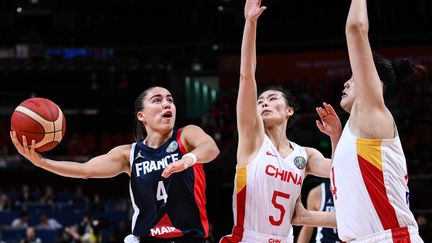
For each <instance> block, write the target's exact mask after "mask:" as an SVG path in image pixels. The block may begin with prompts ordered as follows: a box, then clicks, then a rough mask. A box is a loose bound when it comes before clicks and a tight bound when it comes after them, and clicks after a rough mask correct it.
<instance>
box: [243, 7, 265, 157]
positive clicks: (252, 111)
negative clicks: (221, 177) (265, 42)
mask: <svg viewBox="0 0 432 243" xmlns="http://www.w3.org/2000/svg"><path fill="white" fill-rule="evenodd" d="M265 9H266V7H264V6H261V0H247V1H246V4H245V8H244V16H245V25H244V31H243V40H242V46H241V60H240V62H241V63H240V84H239V91H238V97H237V129H238V133H239V148H238V158H242V157H243V156H242V154H244V155H248V154H250V153H251V152H253V151H254V150H256V149H257V147H258V146H259V144H261V142H262V141H263V139H264V125H263V122H262V120H261V118H260V116H259V114H258V111H257V85H256V81H255V70H256V44H255V42H256V29H257V21H258V18H259V16H260V15H261V13H262V12H263V11H264V10H265ZM238 163H242V161H238Z"/></svg>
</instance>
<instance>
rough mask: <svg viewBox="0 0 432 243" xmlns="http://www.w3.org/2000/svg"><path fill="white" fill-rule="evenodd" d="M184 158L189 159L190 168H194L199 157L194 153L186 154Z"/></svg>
mask: <svg viewBox="0 0 432 243" xmlns="http://www.w3.org/2000/svg"><path fill="white" fill-rule="evenodd" d="M182 158H189V161H190V163H189V164H188V165H189V167H190V166H193V165H194V164H196V162H197V161H198V159H197V156H196V155H195V154H194V153H187V154H184V155H183V157H182Z"/></svg>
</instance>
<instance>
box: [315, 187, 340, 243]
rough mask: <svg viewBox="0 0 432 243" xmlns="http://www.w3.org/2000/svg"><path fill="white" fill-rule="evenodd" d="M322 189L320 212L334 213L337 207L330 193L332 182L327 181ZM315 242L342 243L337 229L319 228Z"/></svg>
mask: <svg viewBox="0 0 432 243" xmlns="http://www.w3.org/2000/svg"><path fill="white" fill-rule="evenodd" d="M320 187H321V206H320V209H319V211H323V212H334V211H335V206H334V202H333V195H332V194H331V191H330V181H329V180H327V181H325V182H323V183H321V185H320ZM315 240H316V242H317V243H336V242H341V240H340V239H339V238H338V235H337V229H332V228H323V227H317V233H316V237H315Z"/></svg>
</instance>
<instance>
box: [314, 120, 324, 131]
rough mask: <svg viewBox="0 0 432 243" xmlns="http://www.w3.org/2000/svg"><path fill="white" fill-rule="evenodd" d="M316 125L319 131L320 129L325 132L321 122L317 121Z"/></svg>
mask: <svg viewBox="0 0 432 243" xmlns="http://www.w3.org/2000/svg"><path fill="white" fill-rule="evenodd" d="M315 123H316V125H317V127H318V129H319V130H320V131H321V132H324V125H323V124H322V123H321V122H320V121H318V120H316V121H315Z"/></svg>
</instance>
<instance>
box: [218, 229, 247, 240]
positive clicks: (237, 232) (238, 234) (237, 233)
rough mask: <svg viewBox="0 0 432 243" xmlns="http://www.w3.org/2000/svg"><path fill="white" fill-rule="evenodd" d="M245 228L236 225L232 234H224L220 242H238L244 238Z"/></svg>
mask: <svg viewBox="0 0 432 243" xmlns="http://www.w3.org/2000/svg"><path fill="white" fill-rule="evenodd" d="M243 231H244V230H243V228H240V227H237V226H234V228H233V231H232V234H231V235H227V236H224V237H222V238H221V239H220V241H219V243H238V242H240V241H241V240H242V239H243Z"/></svg>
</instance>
